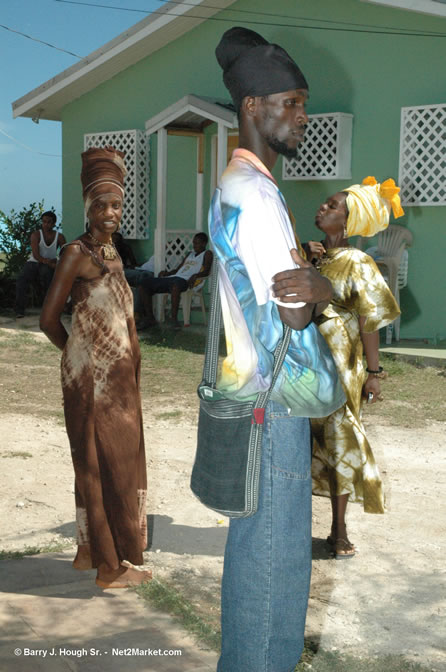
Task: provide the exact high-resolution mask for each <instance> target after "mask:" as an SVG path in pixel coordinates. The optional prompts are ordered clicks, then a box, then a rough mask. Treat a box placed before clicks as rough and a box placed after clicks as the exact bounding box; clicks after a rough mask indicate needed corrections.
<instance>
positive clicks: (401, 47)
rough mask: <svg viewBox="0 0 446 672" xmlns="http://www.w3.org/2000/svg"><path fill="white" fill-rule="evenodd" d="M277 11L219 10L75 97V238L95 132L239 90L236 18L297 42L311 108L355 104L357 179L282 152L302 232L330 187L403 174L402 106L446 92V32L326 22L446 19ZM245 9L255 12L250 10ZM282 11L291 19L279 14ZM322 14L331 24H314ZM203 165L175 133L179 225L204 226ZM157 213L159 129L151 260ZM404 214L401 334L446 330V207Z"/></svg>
mask: <svg viewBox="0 0 446 672" xmlns="http://www.w3.org/2000/svg"><path fill="white" fill-rule="evenodd" d="M240 10H249V11H250V12H255V14H243V13H240ZM262 12H264V13H269V14H268V15H266V14H265V15H264V14H262ZM274 14H275V15H274V17H271V3H270V2H268V1H267V0H240V1H239V2H237V3H235V4H234V5H232V6H231V8H229V9H227V10H226V11H224V12H221V13H220V14H218V15H217V16H216V19H218V20H208V21H207V22H205V23H203V24H201V25H200V26H198V27H197V28H195V29H194V30H192V31H191V32H189V33H187V34H186V35H184V36H183V37H181V38H179V39H177V40H176V41H175V42H173V43H171V44H169V45H167V46H166V47H164V48H163V49H161V50H159V51H158V52H155V53H154V54H152V55H151V56H150V57H148V58H146V59H144V60H142V61H140V62H139V63H137V64H136V65H134V66H132V67H130V68H128V69H127V70H125V71H124V72H122V73H120V74H119V75H117V76H115V77H113V78H112V79H110V80H108V81H106V82H104V83H103V84H101V85H99V86H97V87H96V89H95V90H94V91H92V92H90V93H88V94H86V95H84V96H82V97H81V98H79V99H78V100H76V101H74V102H73V103H71V104H69V105H67V106H66V107H65V108H64V110H63V115H62V122H63V124H62V127H63V132H62V136H63V155H64V159H63V215H64V227H65V228H64V230H65V233H66V235H67V237H68V238H74V237H76V236H77V235H79V233H80V232H81V230H82V222H83V212H82V202H81V191H80V181H79V173H80V153H81V151H82V150H83V136H84V134H85V133H94V132H101V131H113V130H123V129H132V128H140V129H144V125H145V122H146V120H147V119H150V118H151V117H153V116H154V115H155V114H157V113H159V112H160V111H162V110H163V109H164V108H166V107H168V106H169V105H171V104H172V103H174V102H176V101H177V100H179V99H180V98H182V97H183V96H184V95H186V94H188V93H195V94H197V95H203V96H210V97H212V96H215V97H218V98H228V94H227V92H226V89H225V88H224V86H223V83H222V77H221V71H220V69H219V67H218V65H217V62H216V60H215V57H214V50H215V47H216V45H217V43H218V41H219V39H220V37H221V35H222V33H223V32H224V30H226V29H227V28H229V27H230V26H231V25H245V26H247V27H251V28H253V29H254V30H258V31H259V32H260V33H262V34H263V35H264V36H265V37H266V38H267V39H269V40H270V41H274V42H277V43H278V44H280V45H282V46H283V47H284V48H285V49H287V50H288V51H289V53H290V54H291V55H292V56H293V57H294V58H295V60H296V61H297V63H298V64H299V65H300V67H301V69H302V70H303V72H304V73H305V76H306V78H307V80H308V82H309V86H310V99H309V104H308V110H307V111H308V113H309V114H315V113H323V112H347V113H351V114H353V115H354V120H353V141H352V179H351V180H325V181H301V182H298V181H282V180H281V178H280V174H281V161H280V160H279V161H278V163H277V166H276V169H275V173H276V177H277V179H278V181H279V184H280V187H281V189H282V191H283V194H284V196H285V198H286V199H287V202H288V204H289V206H290V207H291V209H292V210H293V212H294V214H295V216H296V219H297V226H298V231H299V234H300V236H301V239H302V240H308V239H311V238H314V237H317V235H318V232H317V230H316V229H315V228H314V225H313V222H314V214H315V212H316V209H317V207H318V205H319V204H320V203H321V202H322V201H323V200H325V198H326V197H327V196H328V195H329V194H331V193H334V192H336V191H338V190H340V189H342V188H344V187H346V186H348V185H349V184H351V183H353V182H360V181H361V180H362V179H363V177H365V176H367V175H374V176H375V177H376V178H377V179H378V181H382V180H384V179H386V178H387V177H394V178H395V179H396V180H397V179H398V162H399V134H400V115H401V108H402V107H406V106H416V105H425V104H436V103H445V102H446V81H445V74H444V73H445V70H444V63H445V62H446V39H445V38H444V37H435V36H429V37H415V36H408V35H379V34H375V33H373V32H367V31H372V30H373V28H367V27H363V28H361V30H364V31H365V32H347V31H332V30H326V28H327V27H330V26H331V27H338V24H335V26H333V25H332V24H330V23H329V22H330V21H346V22H350V23H355V24H363V26H364V25H368V26H382V27H389V28H394V29H396V30H400V29H402V28H408V29H412V30H417V31H419V32H428V31H434V32H438V31H442V32H443V33H445V32H446V19H439V18H438V17H430V16H426V15H423V14H419V13H414V12H406V11H401V10H396V9H391V8H385V7H381V6H377V5H373V4H367V3H363V2H360V1H359V0H337V1H336V2H333V0H316V1H315V0H306V1H305V0H300V2H299V3H296V1H295V0H277V1H276V3H274ZM243 17H247V18H250V19H251V21H252V23H250V22H245V21H243ZM290 17H295V18H290ZM306 19H310V20H306ZM317 19H321V21H317ZM322 20H323V21H322ZM271 21H273V22H274V23H275V24H283V25H280V26H279V25H270V22H271ZM259 22H260V23H259ZM262 24H263V25H262ZM310 25H311V26H318V27H319V29H308V28H305V27H304V26H310ZM346 27H347V28H353V26H346ZM215 132H216V128H215V127H209V129H208V130H207V133H206V135H207V142H206V162H205V166H206V170H205V187H204V192H205V193H204V195H205V199H204V221H205V222H206V217H207V209H208V206H209V198H210V173H211V170H210V164H211V149H210V148H211V142H210V136H211V135H212V133H215ZM195 166H196V144H195V141H194V140H193V139H191V138H178V137H169V167H168V209H167V226H168V228H180V229H181V228H194V223H195ZM155 221H156V139H154V138H152V141H151V169H150V213H149V225H150V237H149V240H147V241H140V242H138V243H136V244H135V245H134V247H135V250H136V253H137V255H138V256H139V257H140V258H141V260H142V259H143V258H146V257H148V256H149V254H150V253H151V251H152V247H153V231H154V226H155ZM398 223H399V224H402V225H404V226H407V227H408V228H409V230H410V231H411V232H412V234H413V246H412V248H411V249H410V251H409V283H408V287H406V288H405V289H403V290H402V292H401V307H402V314H403V317H402V323H401V337H402V338H427V339H430V340H436V339H444V338H446V311H445V310H444V308H442V306H443V304H444V299H442V298H441V297H442V295H443V294H444V288H445V271H444V269H445V264H444V259H445V258H446V236H445V227H446V208H445V207H443V206H432V207H427V206H425V207H408V208H406V215H405V217H404V218H402V219H400V220H398ZM370 244H372V243H370Z"/></svg>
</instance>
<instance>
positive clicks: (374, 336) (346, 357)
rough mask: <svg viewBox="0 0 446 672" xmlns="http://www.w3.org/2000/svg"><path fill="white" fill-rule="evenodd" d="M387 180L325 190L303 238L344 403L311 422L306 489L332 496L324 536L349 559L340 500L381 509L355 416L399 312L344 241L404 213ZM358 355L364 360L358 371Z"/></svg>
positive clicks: (374, 383)
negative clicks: (310, 238) (320, 284)
mask: <svg viewBox="0 0 446 672" xmlns="http://www.w3.org/2000/svg"><path fill="white" fill-rule="evenodd" d="M398 192H399V188H398V187H396V186H395V183H394V181H393V180H386V182H384V183H383V184H381V185H380V184H377V183H376V180H375V178H371V177H369V178H366V179H365V180H364V182H363V184H362V185H353V186H351V187H349V188H348V189H345V190H344V191H342V192H338V193H336V194H334V195H333V196H330V197H329V198H328V199H327V200H326V202H325V203H323V204H322V205H321V206H320V208H319V210H318V212H317V214H316V226H317V227H318V228H319V229H320V230H321V231H322V232H323V233H324V234H325V239H324V240H323V241H321V242H320V243H317V242H310V243H308V248H307V249H309V250H310V252H309V256H310V257H312V258H313V260H314V259H316V266H317V268H318V269H319V270H320V272H321V273H322V274H323V275H324V276H326V277H327V278H329V280H330V281H331V283H332V285H333V292H334V294H333V299H332V302H331V304H330V305H329V306H328V308H327V309H326V310H325V311H324V312H323V314H322V315H321V316H320V318H318V326H319V329H320V331H321V333H322V335H323V336H324V338H325V340H326V341H327V343H328V345H329V347H330V349H331V352H332V355H333V357H334V359H335V362H336V366H337V369H338V373H339V376H340V379H341V382H342V384H343V387H344V392H345V395H346V397H347V401H346V403H345V404H344V406H342V407H341V408H340V409H338V410H337V411H335V412H334V413H332V414H331V415H330V416H328V417H327V418H322V419H315V420H312V423H311V424H312V430H313V436H314V448H313V451H314V452H313V462H312V477H313V494H315V495H322V496H325V497H330V498H331V505H332V525H331V533H330V535H329V537H328V538H327V542H328V543H329V544H330V545H331V547H332V548H333V552H334V555H335V557H336V558H351V557H353V556H354V555H355V547H354V545H353V544H352V543H351V542H350V540H349V539H348V536H347V529H346V524H345V512H346V508H347V502H348V501H351V502H360V503H361V504H362V505H363V507H364V511H366V512H367V513H384V510H385V506H384V496H383V491H382V483H381V478H380V475H379V470H378V467H377V465H376V463H375V460H374V457H373V453H372V450H371V447H370V444H369V442H368V440H367V437H366V434H365V430H364V426H363V424H362V421H361V403H362V399H363V398H365V399H367V401H368V402H369V403H375V402H376V401H377V400H378V401H380V400H382V396H381V388H380V374H381V372H382V368H381V367H380V365H379V329H381V328H382V327H384V326H386V325H387V324H389V323H390V322H392V321H393V320H394V319H395V318H396V317H397V316H398V315H399V312H400V311H399V308H398V305H397V303H396V301H395V299H394V297H393V295H392V293H391V292H390V290H389V288H388V286H387V284H386V283H385V281H384V279H383V277H382V275H381V273H380V271H379V270H378V267H377V266H376V264H375V262H374V261H373V259H372V258H371V257H369V256H368V255H367V254H365V253H364V252H361V251H360V250H358V249H356V248H354V247H350V246H349V244H348V238H349V237H350V236H357V235H360V236H373V235H375V234H376V233H378V232H379V231H382V230H383V229H385V228H386V227H387V226H388V223H389V216H390V209H391V208H392V209H393V213H394V216H395V217H399V216H401V215H402V214H404V211H403V210H402V208H401V205H400V201H399V197H398ZM363 355H364V356H365V359H366V370H365V371H364V365H363Z"/></svg>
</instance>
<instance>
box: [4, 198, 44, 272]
mask: <svg viewBox="0 0 446 672" xmlns="http://www.w3.org/2000/svg"><path fill="white" fill-rule="evenodd" d="M44 211H45V210H44V205H43V201H40V203H31V204H30V205H29V206H28V207H25V208H22V210H20V212H16V211H15V210H11V212H10V214H9V215H7V214H6V213H4V212H3V211H2V210H0V252H3V256H4V261H5V266H4V268H3V269H2V274H3V275H4V276H6V277H8V278H11V277H15V276H16V275H17V274H18V273H19V272H20V270H21V269H22V267H23V265H24V264H25V262H26V260H27V259H28V257H29V255H30V252H31V244H30V239H31V234H32V232H33V231H36V230H37V229H39V228H40V219H41V217H42V214H43V212H44Z"/></svg>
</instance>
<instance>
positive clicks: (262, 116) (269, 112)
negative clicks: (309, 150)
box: [256, 89, 308, 159]
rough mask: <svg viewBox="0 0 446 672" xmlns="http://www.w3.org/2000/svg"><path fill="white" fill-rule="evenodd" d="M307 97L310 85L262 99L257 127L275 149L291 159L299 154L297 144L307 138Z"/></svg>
mask: <svg viewBox="0 0 446 672" xmlns="http://www.w3.org/2000/svg"><path fill="white" fill-rule="evenodd" d="M307 99H308V91H307V90H306V89H293V90H291V91H285V92H283V93H272V94H270V95H269V96H266V97H265V98H260V99H259V107H258V114H257V115H256V125H257V129H258V131H259V132H260V134H261V135H262V136H263V137H264V138H265V140H266V142H267V143H268V145H269V146H270V147H271V149H273V150H274V151H275V152H277V154H282V155H283V156H285V157H287V158H288V159H292V158H295V157H296V156H297V148H298V146H299V145H300V144H301V143H302V142H303V140H304V135H305V125H306V124H307V123H308V116H307V113H306V112H305V105H306V102H307Z"/></svg>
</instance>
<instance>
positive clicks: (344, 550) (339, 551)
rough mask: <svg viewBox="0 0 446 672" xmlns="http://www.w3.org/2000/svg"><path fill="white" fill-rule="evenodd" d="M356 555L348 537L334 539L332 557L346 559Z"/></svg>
mask: <svg viewBox="0 0 446 672" xmlns="http://www.w3.org/2000/svg"><path fill="white" fill-rule="evenodd" d="M355 555H356V548H355V547H354V545H353V544H352V543H351V541H349V540H348V539H341V538H338V539H336V544H335V545H334V557H335V558H336V560H347V559H348V558H353V557H354V556H355Z"/></svg>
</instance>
